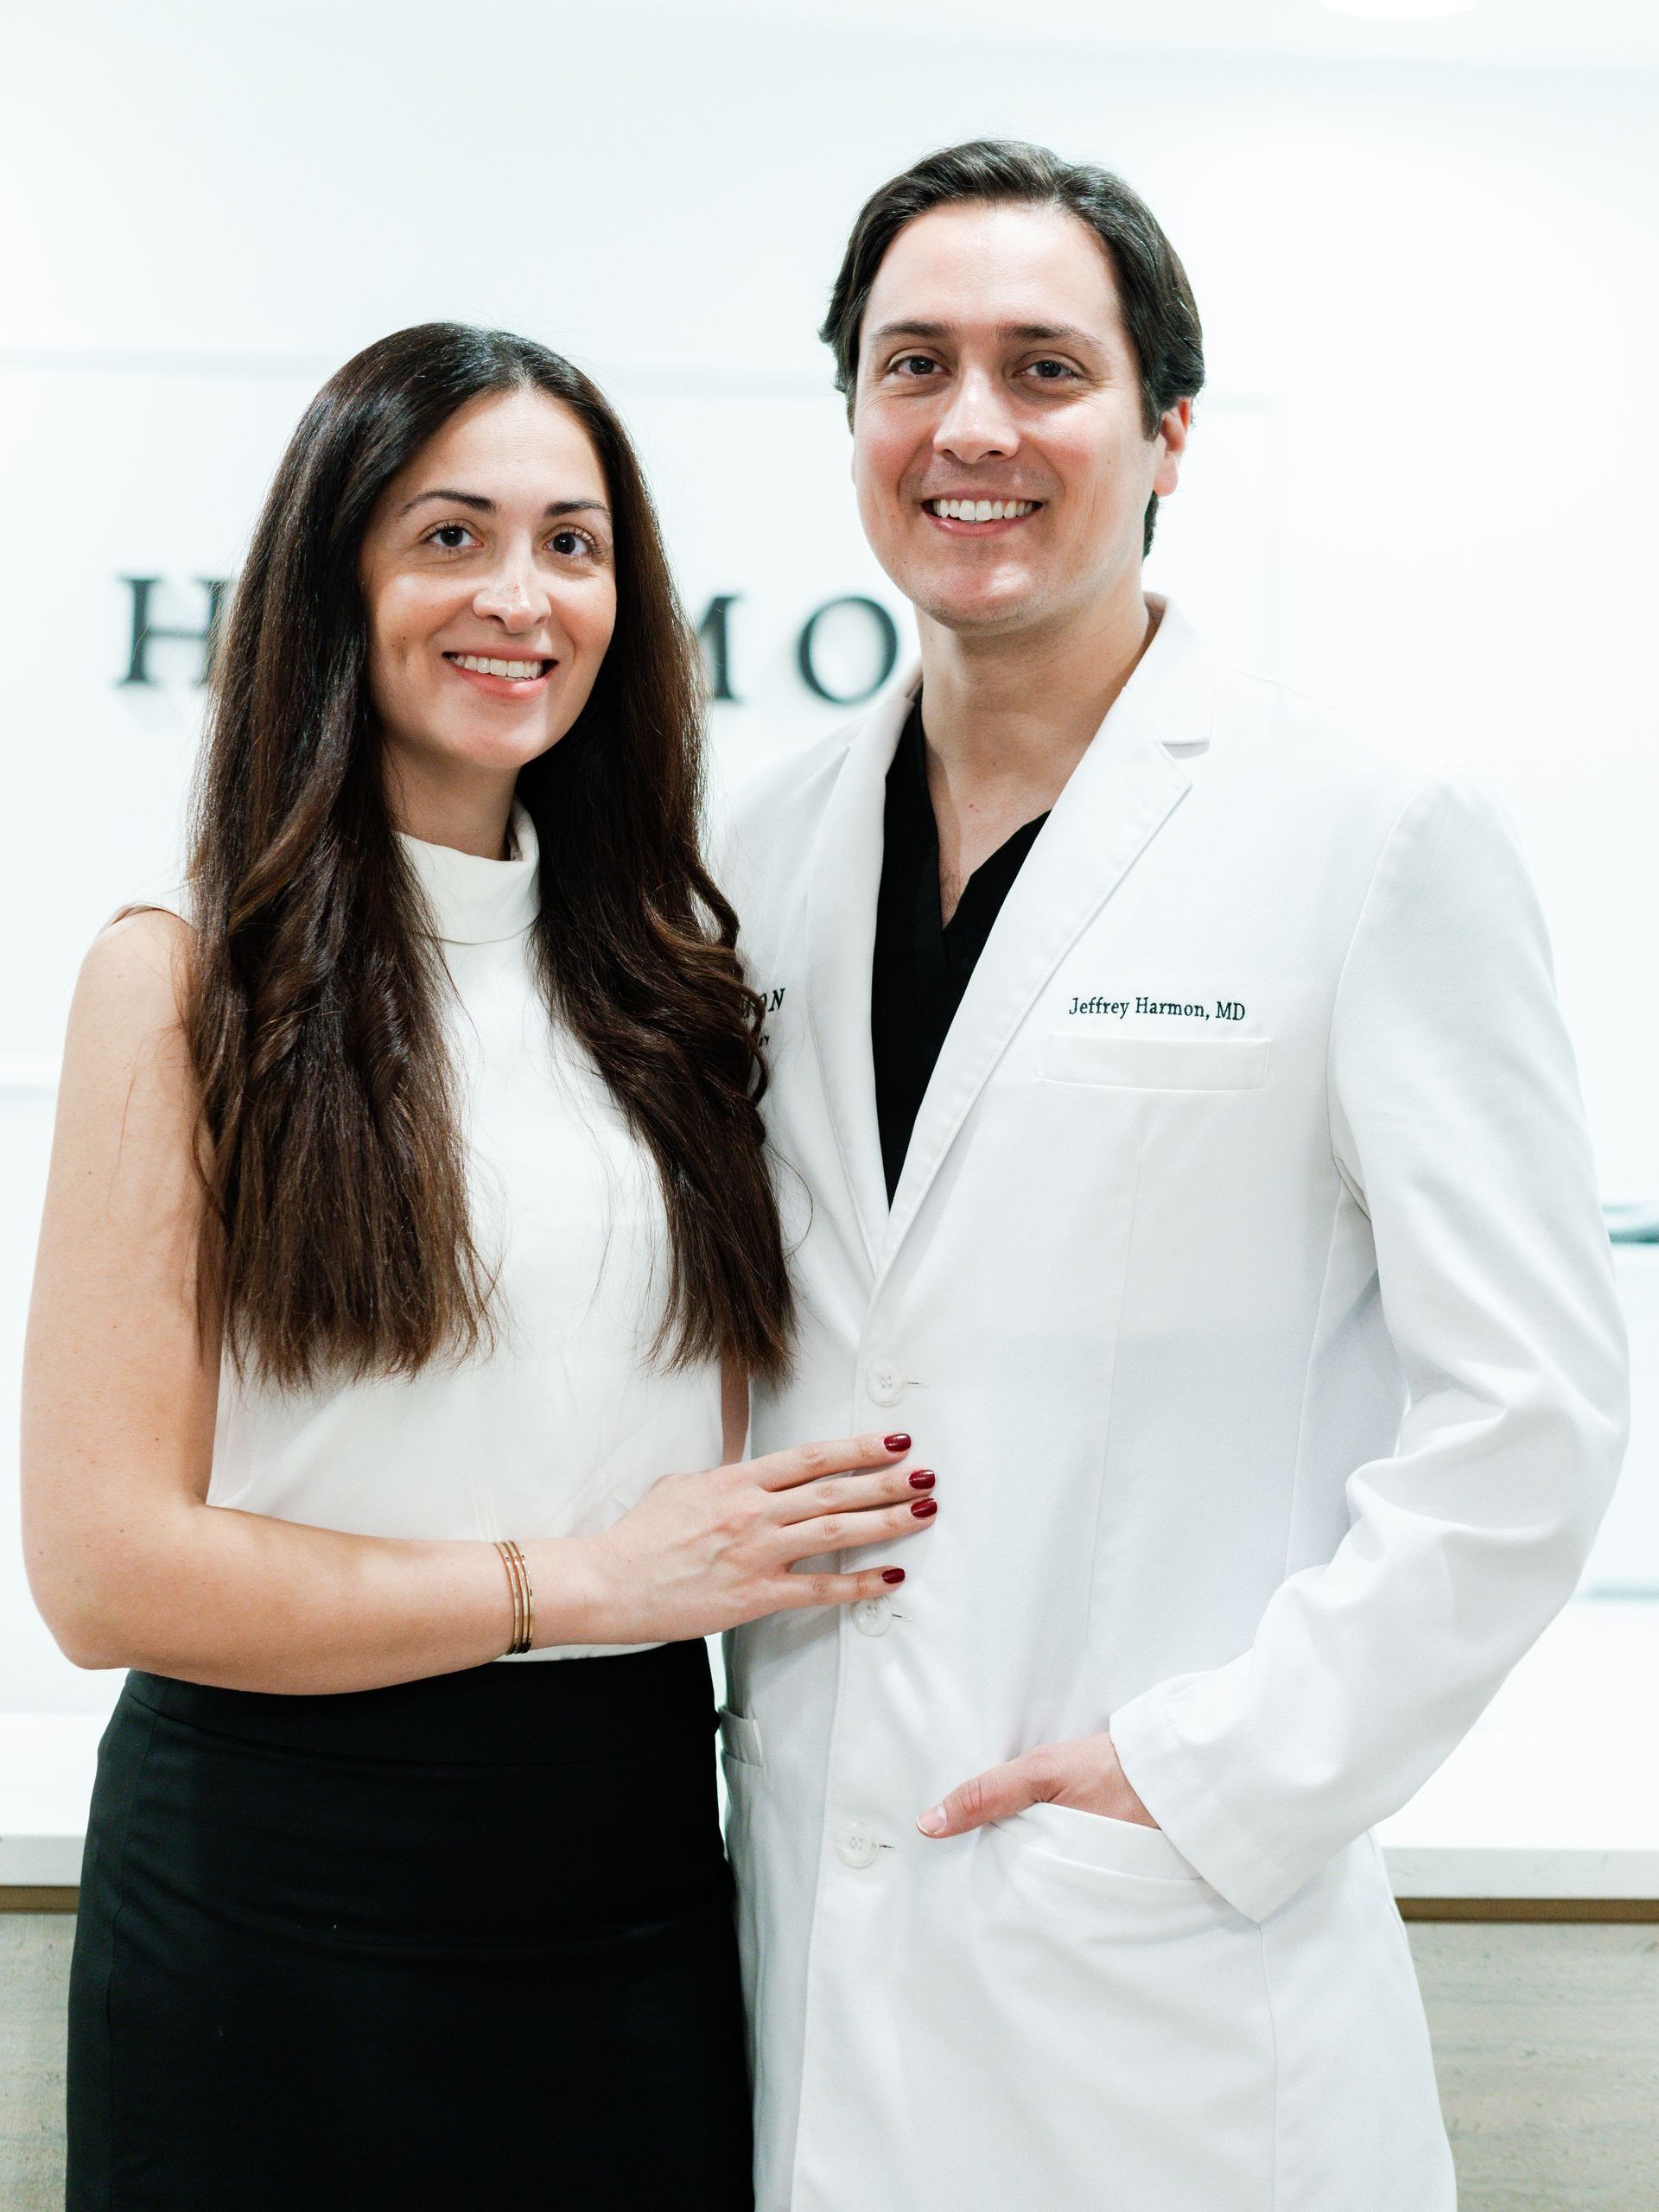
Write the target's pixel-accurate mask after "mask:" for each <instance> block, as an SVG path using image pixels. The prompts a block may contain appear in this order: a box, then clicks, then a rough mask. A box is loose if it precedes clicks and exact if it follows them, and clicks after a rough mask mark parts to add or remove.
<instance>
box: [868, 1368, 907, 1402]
mask: <svg viewBox="0 0 1659 2212" xmlns="http://www.w3.org/2000/svg"><path fill="white" fill-rule="evenodd" d="M864 1387H865V1389H867V1390H868V1392H869V1394H870V1395H871V1397H872V1398H873V1399H874V1402H875V1403H876V1404H877V1405H878V1406H896V1405H897V1404H898V1402H899V1399H900V1398H902V1397H903V1396H904V1395H905V1374H904V1370H903V1369H902V1368H901V1367H897V1366H895V1365H894V1363H893V1361H892V1360H890V1359H876V1360H872V1361H871V1363H870V1369H869V1372H868V1375H866V1376H865V1377H864Z"/></svg>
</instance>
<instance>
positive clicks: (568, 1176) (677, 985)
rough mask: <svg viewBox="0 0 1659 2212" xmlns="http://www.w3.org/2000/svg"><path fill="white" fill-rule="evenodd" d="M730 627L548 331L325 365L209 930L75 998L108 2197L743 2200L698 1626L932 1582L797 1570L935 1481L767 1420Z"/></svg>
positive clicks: (202, 924)
mask: <svg viewBox="0 0 1659 2212" xmlns="http://www.w3.org/2000/svg"><path fill="white" fill-rule="evenodd" d="M694 655H695V648H694V645H693V644H692V642H691V640H690V638H689V635H688V632H687V628H686V625H685V623H684V621H683V618H682V616H681V614H680V613H679V610H678V608H677V605H676V602H675V599H674V594H673V591H672V587H671V582H670V580H669V576H668V573H667V569H666V566H665V563H664V556H663V553H662V550H661V545H660V543H659V540H658V533H657V528H656V524H655V520H654V518H653V515H652V508H651V505H650V502H649V499H648V497H647V494H646V493H645V487H644V485H643V483H642V481H641V479H640V475H639V469H638V466H637V464H636V462H635V460H634V458H633V455H632V451H631V449H630V448H629V445H628V442H627V440H626V435H625V434H624V433H623V431H622V429H621V427H620V424H619V423H618V421H617V419H616V417H615V416H614V415H613V412H612V411H611V410H610V408H609V407H608V406H607V404H606V402H605V400H604V399H603V398H602V397H601V395H600V394H599V393H598V392H597V391H595V390H594V387H593V385H591V384H589V383H588V380H587V379H586V378H583V377H582V376H581V375H580V374H579V373H578V372H576V371H575V369H573V368H571V367H570V366H569V365H568V364H567V363H565V362H563V360H561V359H558V358H557V357H556V355H553V354H551V353H548V352H546V351H545V350H544V349H543V348H542V347H540V346H534V345H531V344H529V343H527V342H526V341H524V340H521V339H518V338H513V337H511V336H507V335H505V334H499V333H485V332H480V331H474V330H470V329H467V328H463V327H459V326H456V325H451V324H432V325H428V326H424V327H420V328H417V329H413V330H407V331H404V332H401V333H399V334H397V335H396V336H394V337H391V338H389V339H386V340H383V341H382V342H381V343H379V344H378V345H375V346H370V347H369V348H368V349H367V350H366V351H365V352H364V353H360V354H359V355H358V357H357V358H356V359H354V360H353V361H351V362H349V363H348V364H347V365H346V367H345V368H343V369H342V370H341V371H340V373H339V374H338V375H337V376H336V377H334V378H333V379H332V380H331V381H330V383H329V384H328V385H326V386H325V387H324V389H323V391H321V393H320V394H319V396H318V397H317V398H316V400H315V402H314V403H313V404H312V406H311V408H310V410H309V411H308V414H307V415H306V416H305V418H304V420H303V421H302V423H301V424H300V427H299V429H298V430H297V431H296V435H295V437H294V440H293V442H292V443H291V445H290V447H289V451H288V453H287V454H286V456H285V458H284V460H283V464H282V466H281V468H280V469H279V471H278V473H277V478H276V480H275V482H274V483H273V485H272V486H271V491H270V497H269V499H268V500H267V502H266V505H265V508H264V513H263V515H262V517H261V519H260V521H259V524H258V526H257V531H256V532H255V535H254V539H253V543H252V546H251V551H250V554H249V557H248V561H247V563H246V567H245V571H244V574H243V576H242V579H241V582H240V585H239V588H238V592H237V595H236V600H235V604H234V608H233V611H232V614H231V617H230V620H229V624H228V627H227V630H226V635H225V638H224V641H223V646H222V650H221V652H220V655H219V665H218V670H217V675H216V681H215V691H214V698H213V710H212V716H211V725H210V729H209V733H208V737H207V745H206V749H205V753H204V760H203V766H202V769H201V773H200V784H199V789H198V793H197V803H196V810H195V819H194V837H193V845H192V855H191V861H190V867H189V871H188V899H187V900H186V901H185V902H184V906H185V911H186V912H188V923H187V921H185V920H183V919H181V918H179V917H178V916H176V915H175V914H173V913H171V912H164V911H156V910H154V909H151V910H146V911H143V912H135V913H132V914H130V915H129V916H127V917H126V918H123V919H120V920H118V922H117V924H116V925H114V926H112V927H111V929H109V930H108V931H105V933H104V935H103V936H102V937H101V938H99V941H98V942H97V944H95V945H94V946H93V948H92V952H91V954H90V955H89V957H88V958H87V961H86V967H85V970H84V972H83V975H82V978H81V982H80V985H79V989H78V991H77V994H76V999H75V1004H74V1008H73V1014H72V1016H71V1020H70V1030H69V1039H68V1045H67V1054H66V1060H65V1066H64V1075H63V1087H62V1092H61V1097H60V1107H59V1118H58V1130H57V1137H56V1143H55V1147H54V1159H53V1167H52V1177H51V1184H50V1188H49V1192H48V1204H47V1212H46V1219H45V1224H44V1229H43V1233H42V1239H41V1256H40V1263H39V1269H38V1274H37V1281H36V1289H35V1306H34V1312H33V1315H32V1319H31V1328H30V1341H29V1376H28V1383H27V1406H26V1414H25V1446H24V1449H25V1462H24V1479H25V1511H26V1535H27V1541H28V1548H29V1561H30V1571H31V1575H32V1578H33V1584H34V1588H35V1593H36V1596H37V1599H38V1601H39V1603H40V1605H41V1611H42V1612H43V1613H44V1615H45V1617H46V1618H47V1620H48V1623H49V1624H50V1625H51V1627H52V1629H53V1631H54V1634H55V1635H56V1637H58V1640H59V1641H60V1643H61V1645H62V1646H63V1648H64V1649H65V1650H66V1651H67V1653H68V1654H69V1656H71V1657H72V1658H73V1659H75V1660H76V1661H78V1662H79V1663H81V1664H83V1665H86V1666H91V1667H112V1666H127V1667H130V1668H131V1669H134V1672H133V1673H132V1675H130V1679H129V1681H128V1684H127V1686H126V1688H125V1690H124V1693H123V1695H122V1698H121V1700H120V1703H119V1705H118V1707H117V1710H116V1713H115V1715H114V1718H113V1719H112V1721H111V1726H110V1729H109V1732H108V1733H107V1735H106V1736H105V1741H104V1745H103V1748H102V1751H101V1754H100V1759H99V1780H98V1786H97V1790H96V1794H95V1796H94V1801H93V1806H92V1819H91V1825H90V1833H89V1835H88V1839H87V1849H86V1868H85V1873H84V1877H83V1885H82V1891H81V1916H80V1923H79V1934H78V1938H77V1944H76V1951H75V1959H74V1967H73V1976H72V1987H71V2031H70V2032H71V2050H70V2074H69V2163H70V2182H69V2195H68V2202H69V2205H70V2207H71V2208H72V2212H92V2208H94V2207H97V2208H100V2212H102V2208H120V2212H127V2208H133V2207H138V2206H144V2207H151V2206H154V2207H158V2208H160V2207H165V2208H166V2212H195V2208H200V2212H209V2208H211V2212H224V2208H225V2207H226V2206H228V2205H232V2204H235V2205H237V2206H239V2207H245V2208H246V2207H260V2208H264V2207H270V2208H276V2207H277V2206H281V2207H283V2212H291V2208H292V2207H293V2206H294V2205H295V2204H296V2202H304V2203H307V2204H309V2205H312V2206H316V2205H319V2204H321V2205H324V2206H332V2205H334V2204H339V2205H341V2206H344V2205H346V2204H351V2205H353V2207H355V2206H357V2205H359V2204H360V2203H361V2202H364V2201H365V2200H366V2199H367V2198H369V2197H370V2196H372V2199H373V2201H376V2202H384V2201H402V2202H407V2203H414V2204H418V2205H420V2206H421V2207H423V2208H447V2207H454V2208H457V2212H459V2209H460V2208H463V2207H464V2208H467V2212H474V2208H477V2207H481V2206H485V2205H490V2204H494V2203H497V2202H525V2201H528V2200H527V2197H526V2196H525V2194H524V2192H527V2191H528V2190H531V2189H534V2190H536V2191H537V2193H538V2195H539V2196H543V2197H544V2198H545V2197H547V2196H550V2197H551V2199H552V2201H554V2202H558V2203H561V2204H565V2205H569V2206H572V2207H577V2206H581V2207H588V2206H594V2207H597V2206H606V2207H611V2206H616V2207H620V2206H624V2205H632V2204H635V2203H639V2204H646V2203H651V2204H665V2205H666V2204H672V2205H674V2206H675V2207H676V2208H677V2209H678V2212H686V2208H699V2207H709V2208H718V2212H735V2208H738V2207H740V2206H743V2205H747V2203H748V2202H749V2190H748V2155H747V2092H746V2086H745V2082H744V2068H743V2058H742V2047H741V2018H740V2009H741V2008H740V2003H739V1999H738V1995H737V1987H736V1980H735V1974H734V1962H733V1950H732V1933H731V1922H730V1912H729V1898H728V1886H729V1885H728V1874H727V1871H726V1866H725V1863H724V1859H723V1857H722V1855H721V1847H720V1841H719V1837H718V1834H717V1830H716V1827H715V1809H714V1802H713V1783H712V1779H711V1775H710V1737H709V1730H710V1726H711V1703H712V1700H711V1696H710V1692H709V1678H708V1673H707V1660H706V1655H705V1651H704V1648H703V1645H702V1643H701V1642H700V1641H698V1639H700V1638H701V1637H703V1636H704V1635H706V1634H707V1633H709V1632H710V1631H712V1630H716V1629H720V1628H722V1627H725V1626H728V1625H731V1624H735V1623H737V1622H740V1621H744V1620H747V1619H750V1618H754V1617H756V1616H758V1615H760V1614H761V1613H764V1612H768V1611H774V1610H776V1609H779V1608H781V1607H785V1606H804V1605H825V1604H835V1605H844V1604H846V1603H848V1602H849V1601H850V1600H853V1599H858V1598H860V1597H862V1596H866V1595H869V1594H873V1593H874V1592H879V1591H880V1590H881V1589H882V1587H883V1586H884V1584H885V1583H891V1582H894V1581H897V1580H902V1574H901V1571H900V1570H899V1569H898V1568H896V1567H882V1566H876V1567H868V1568H866V1569H864V1570H863V1571H861V1572H860V1573H855V1574H830V1573H816V1574H814V1573H806V1574H796V1573H792V1572H791V1569H792V1568H793V1567H795V1566H796V1565H797V1564H798V1562H799V1561H801V1560H804V1559H805V1558H807V1557H809V1556H810V1555H813V1554H821V1553H823V1552H824V1551H826V1550H838V1549H841V1548H844V1547H847V1546H861V1545H868V1544H871V1543H877V1542H880V1541H886V1540H887V1539H890V1538H893V1537H896V1536H897V1535H900V1534H901V1533H902V1534H909V1533H913V1532H916V1531H918V1530H919V1529H922V1528H923V1527H925V1525H926V1520H927V1513H926V1510H925V1509H927V1508H928V1507H930V1506H931V1500H929V1499H928V1498H927V1497H925V1494H924V1495H918V1491H919V1492H921V1493H925V1491H926V1490H927V1488H929V1487H930V1486H931V1478H926V1477H925V1475H912V1474H911V1473H908V1472H907V1471H906V1467H905V1465H904V1460H905V1454H906V1451H907V1449H908V1444H909V1440H908V1438H907V1437H904V1436H900V1435H894V1436H890V1437H887V1438H886V1439H881V1438H876V1437H868V1436H866V1437H859V1438H855V1439H852V1440H847V1441H843V1442H839V1443H836V1444H832V1445H824V1446H810V1447H805V1448H804V1449H802V1450H800V1451H798V1452H786V1453H782V1454H775V1455H773V1456H772V1457H771V1458H770V1459H761V1460H756V1461H753V1462H750V1463H747V1464H742V1465H739V1464H733V1463H734V1460H735V1455H736V1453H737V1452H738V1451H739V1450H740V1449H741V1429H742V1414H741V1406H742V1403H743V1395H744V1393H743V1383H744V1377H745V1374H746V1371H747V1370H755V1371H758V1372H760V1373H762V1374H767V1373H771V1374H775V1373H777V1372H778V1371H779V1369H780V1368H781V1366H782V1365H783V1363H784V1361H785V1347H786V1344H787V1339H788V1330H789V1323H790V1318H791V1317H790V1297H789V1289H788V1282H787V1274H786V1269H785V1255H784V1253H783V1250H782V1247H781V1243H780V1239H779V1227H778V1221H777V1217H776V1214H775V1211H774V1209H773V1204H772V1194H771V1191H770V1187H769V1185H768V1181H767V1176H766V1165H765V1161H764V1159H763V1155H762V1142H761V1134H760V1123H759V1120H758V1117H757V1114H756V1098H757V1096H758V1094H759V1090H760V1081H761V1077H760V1057H759V1046H758V1042H757V1035H758V1016H759V1011H760V1009H759V1002H758V1001H757V1000H756V998H755V997H754V996H753V994H751V993H750V992H749V991H748V990H747V988H746V986H745V984H744V982H743V981H742V978H741V972H740V969H739V966H738V963H737V960H736V957H735V955H734V950H733V946H734V920H733V916H732V914H731V912H730V910H729V908H728V906H727V905H726V903H725V901H724V900H723V899H721V895H720V893H719V892H718V890H717V889H716V888H715V885H714V884H713V883H712V882H711V880H709V876H708V874H706V873H705V871H704V869H703V867H702V862H701V861H700V859H699V857H698V851H697V804H698V793H699V774H698V769H699V752H698V721H699V691H698V683H697V679H696V662H695V657H694ZM722 1363H723V1370H724V1375H725V1378H726V1389H725V1406H726V1423H725V1433H724V1441H723V1444H722V1432H721V1407H722V1392H721V1376H722ZM722 1460H724V1461H725V1462H726V1463H727V1464H724V1465H721V1464H718V1463H719V1462H721V1461H722ZM826 1477H832V1478H836V1479H834V1480H833V1481H829V1482H826V1481H824V1480H823V1478H826ZM918 1509H924V1510H919V1511H918ZM509 1652H511V1653H512V1655H514V1656H524V1658H525V1659H526V1660H527V1662H535V1661H542V1662H550V1661H556V1662H561V1663H542V1664H536V1663H524V1664H522V1665H496V1664H493V1663H490V1662H493V1661H495V1660H497V1659H499V1658H500V1657H501V1656H503V1655H504V1654H507V1653H509Z"/></svg>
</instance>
